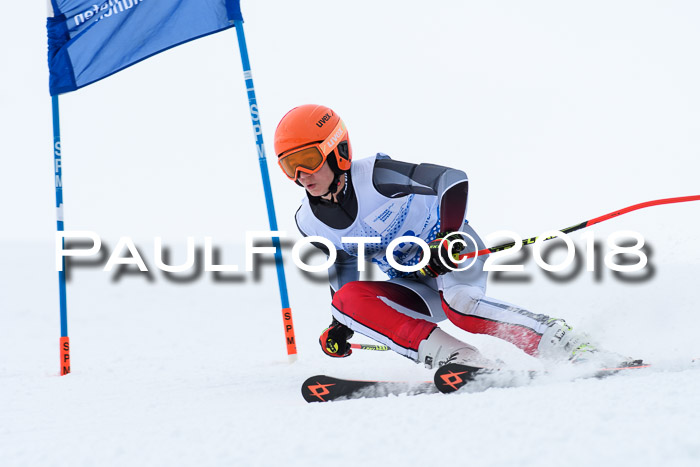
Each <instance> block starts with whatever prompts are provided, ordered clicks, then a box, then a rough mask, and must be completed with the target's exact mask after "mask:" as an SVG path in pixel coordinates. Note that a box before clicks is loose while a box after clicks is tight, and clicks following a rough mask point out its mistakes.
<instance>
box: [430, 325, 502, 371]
mask: <svg viewBox="0 0 700 467" xmlns="http://www.w3.org/2000/svg"><path fill="white" fill-rule="evenodd" d="M418 363H423V364H424V365H425V367H426V368H428V369H432V368H438V367H441V366H443V365H446V364H448V363H460V364H463V365H469V366H477V367H483V368H494V363H493V362H490V361H489V360H488V359H486V358H485V357H484V356H483V355H481V353H479V351H478V350H477V349H476V348H475V347H472V346H471V345H468V344H465V343H464V342H462V341H460V340H459V339H456V338H454V337H452V336H450V335H449V334H447V333H446V332H445V331H443V330H442V329H440V328H435V329H434V330H433V332H431V333H430V336H428V338H427V339H425V340H424V341H422V342H421V343H420V344H419V345H418Z"/></svg>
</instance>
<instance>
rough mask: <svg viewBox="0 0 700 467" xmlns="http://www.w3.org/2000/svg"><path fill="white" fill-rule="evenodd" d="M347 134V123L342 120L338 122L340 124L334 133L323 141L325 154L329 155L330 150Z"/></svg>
mask: <svg viewBox="0 0 700 467" xmlns="http://www.w3.org/2000/svg"><path fill="white" fill-rule="evenodd" d="M344 136H345V125H344V124H343V121H342V120H341V121H340V122H338V126H336V127H335V129H334V131H333V133H332V134H331V135H330V136H329V137H328V138H327V139H326V140H325V141H324V142H323V143H321V147H322V148H323V152H324V154H325V155H326V156H327V155H328V154H330V152H331V151H332V150H333V149H334V148H335V147H336V146H337V145H338V143H339V142H340V141H341V139H342V138H343V137H344Z"/></svg>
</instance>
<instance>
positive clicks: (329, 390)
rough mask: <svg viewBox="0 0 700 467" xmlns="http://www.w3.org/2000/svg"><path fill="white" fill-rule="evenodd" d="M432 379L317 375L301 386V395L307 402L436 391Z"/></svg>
mask: <svg viewBox="0 0 700 467" xmlns="http://www.w3.org/2000/svg"><path fill="white" fill-rule="evenodd" d="M436 392H437V389H436V388H435V385H433V383H432V382H430V381H422V382H403V381H359V380H353V379H341V378H334V377H332V376H326V375H316V376H312V377H311V378H308V379H307V380H306V381H304V384H302V386H301V395H302V396H303V397H304V400H306V402H328V401H334V400H338V399H341V400H342V399H361V398H371V397H386V396H390V395H399V394H406V395H409V396H413V395H417V394H431V393H436Z"/></svg>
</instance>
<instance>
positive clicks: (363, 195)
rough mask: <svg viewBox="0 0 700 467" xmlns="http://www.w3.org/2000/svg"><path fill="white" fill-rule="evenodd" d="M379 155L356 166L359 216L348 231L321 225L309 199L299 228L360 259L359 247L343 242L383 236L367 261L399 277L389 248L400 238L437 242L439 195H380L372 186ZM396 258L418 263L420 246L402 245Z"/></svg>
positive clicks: (372, 246) (369, 250) (404, 262)
mask: <svg viewBox="0 0 700 467" xmlns="http://www.w3.org/2000/svg"><path fill="white" fill-rule="evenodd" d="M375 159H376V156H373V157H368V158H366V159H360V160H358V161H356V162H353V164H352V168H351V171H352V177H351V178H352V183H353V187H354V189H355V196H357V217H356V218H355V221H354V222H353V223H352V224H351V225H350V226H349V227H348V228H345V229H334V228H331V227H329V226H327V225H326V224H324V223H323V222H321V221H320V220H319V219H318V218H316V216H315V215H314V214H313V212H312V211H311V207H310V206H309V200H308V199H304V200H303V202H302V206H301V208H300V209H299V211H298V213H297V223H298V225H299V228H300V229H301V230H302V231H303V232H304V233H306V234H307V235H310V236H311V235H317V236H320V237H324V238H326V239H328V240H329V241H330V242H331V243H333V245H334V246H335V248H336V249H337V250H345V251H346V252H348V253H349V254H351V255H353V256H358V244H357V243H353V242H343V240H342V239H343V237H379V238H381V241H380V242H377V243H368V244H366V245H365V246H364V254H365V259H366V260H371V261H373V262H374V263H376V264H377V265H378V266H379V268H380V269H381V270H382V271H384V272H385V273H387V274H388V275H389V276H390V277H394V276H396V275H399V274H400V273H398V271H396V270H395V269H393V268H392V267H391V266H390V265H389V263H388V262H387V259H386V255H387V251H386V249H387V246H388V245H389V243H390V242H391V241H392V240H394V239H395V238H398V237H403V236H411V237H420V238H422V239H423V240H425V241H426V242H429V241H430V240H432V239H434V238H435V236H436V235H437V233H438V231H439V228H440V225H439V222H438V219H439V218H440V217H439V213H438V198H437V196H429V195H418V194H410V195H407V196H401V197H397V198H389V197H386V196H384V195H382V194H381V193H379V192H378V191H377V190H376V189H375V188H374V185H373V183H372V172H373V167H374V161H375ZM393 255H394V259H395V260H396V262H398V263H399V264H402V265H406V266H409V265H413V264H417V263H418V261H419V260H420V246H418V245H416V244H415V243H412V242H403V243H400V244H399V245H398V246H397V247H396V248H395V249H394V251H393Z"/></svg>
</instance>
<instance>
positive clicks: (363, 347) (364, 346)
mask: <svg viewBox="0 0 700 467" xmlns="http://www.w3.org/2000/svg"><path fill="white" fill-rule="evenodd" d="M350 348H351V349H360V350H381V351H384V350H391V349H390V348H389V346H388V345H375V344H350Z"/></svg>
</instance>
